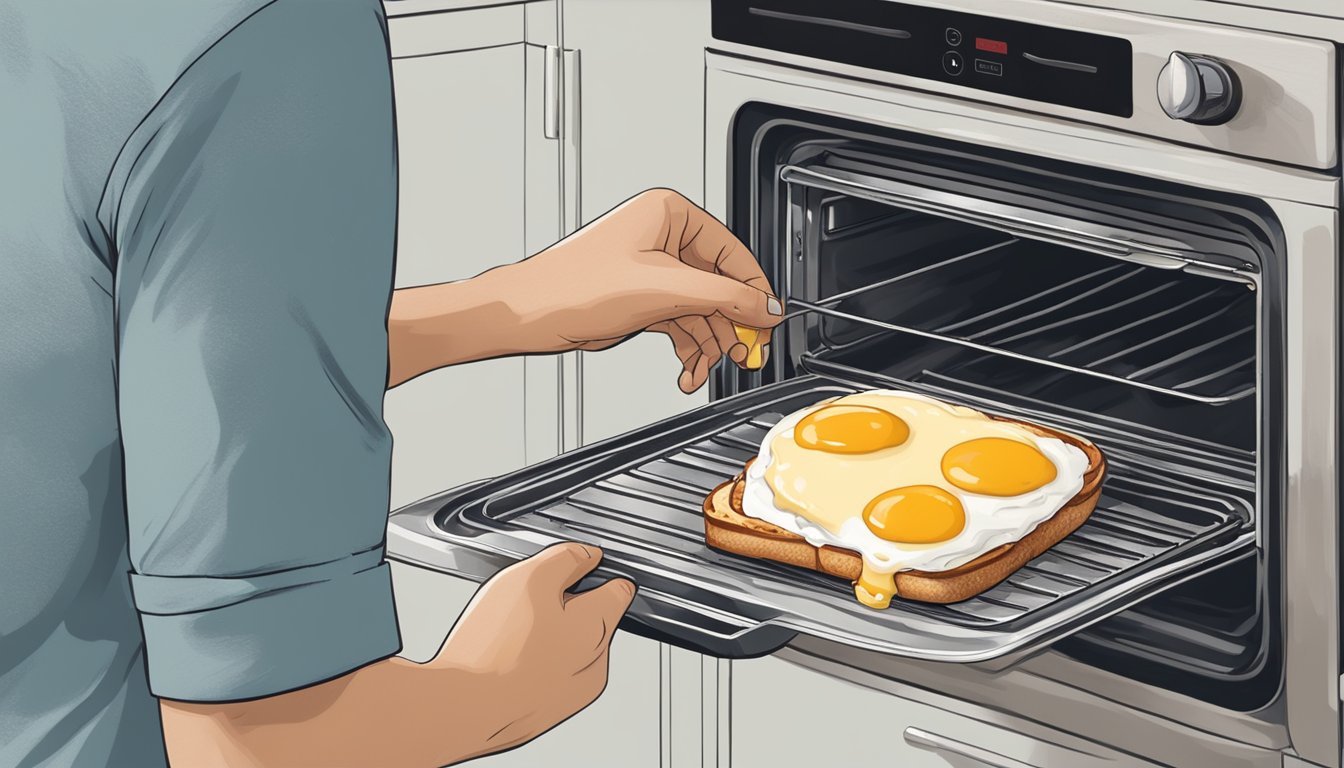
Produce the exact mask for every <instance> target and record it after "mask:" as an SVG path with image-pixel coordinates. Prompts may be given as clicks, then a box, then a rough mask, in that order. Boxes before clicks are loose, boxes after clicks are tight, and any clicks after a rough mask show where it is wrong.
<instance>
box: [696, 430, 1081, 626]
mask: <svg viewBox="0 0 1344 768" xmlns="http://www.w3.org/2000/svg"><path fill="white" fill-rule="evenodd" d="M991 418H993V419H995V420H998V421H1005V422H1009V423H1012V424H1017V425H1018V426H1021V427H1024V428H1026V429H1028V430H1030V431H1031V432H1033V433H1035V434H1037V435H1040V436H1042V437H1053V438H1057V439H1059V440H1063V441H1064V442H1066V443H1068V444H1070V445H1072V446H1075V447H1076V448H1078V449H1079V450H1081V451H1082V452H1083V453H1085V454H1086V455H1087V470H1086V471H1085V472H1084V473H1083V487H1082V489H1080V490H1079V491H1078V493H1077V494H1075V495H1074V496H1073V498H1072V499H1070V500H1069V501H1068V502H1067V503H1065V504H1064V506H1063V507H1061V508H1060V510H1059V511H1058V512H1056V513H1055V514H1054V515H1053V516H1052V517H1050V518H1048V519H1047V520H1045V521H1044V522H1042V523H1041V524H1040V525H1038V526H1036V528H1035V529H1033V530H1032V531H1031V532H1030V533H1028V534H1027V535H1026V536H1024V537H1022V538H1021V539H1019V540H1018V541H1016V542H1011V543H1008V544H1004V545H1002V546H999V547H996V548H994V549H992V550H990V551H988V552H986V553H985V554H983V555H981V556H980V557H977V558H976V559H974V560H972V561H970V562H969V563H966V564H964V565H961V566H958V567H956V568H953V569H951V570H947V571H936V572H935V571H901V572H898V573H897V574H896V594H897V596H899V597H900V598H903V599H905V600H916V601H920V602H925V603H957V602H961V601H962V600H967V599H970V598H972V597H975V596H976V595H978V594H980V593H981V592H984V591H986V590H988V589H989V588H991V587H993V586H994V585H996V584H998V583H999V582H1001V581H1003V580H1004V579H1006V578H1008V577H1009V576H1011V575H1012V574H1013V572H1014V571H1016V570H1017V569H1018V568H1021V567H1022V566H1023V565H1026V564H1027V562H1028V561H1029V560H1031V559H1032V558H1034V557H1036V556H1037V555H1039V554H1041V553H1042V552H1044V551H1046V550H1047V549H1049V548H1050V547H1052V546H1054V545H1055V544H1056V543H1058V542H1059V541H1060V540H1061V539H1063V538H1064V537H1065V536H1068V535H1069V534H1070V533H1073V532H1074V531H1075V530H1076V529H1077V528H1078V526H1080V525H1082V524H1083V522H1084V521H1085V520H1087V517H1088V515H1090V514H1092V510H1093V509H1094V508H1095V507H1096V506H1097V499H1098V498H1099V497H1100V496H1101V483H1102V479H1103V478H1104V477H1105V474H1106V458H1105V457H1104V456H1103V455H1102V453H1101V451H1100V450H1099V449H1098V448H1097V447H1096V446H1095V445H1093V444H1092V443H1090V442H1088V441H1086V440H1083V439H1081V438H1078V437H1075V436H1073V435H1070V434H1067V433H1064V432H1057V431H1055V430H1053V429H1049V428H1047V427H1042V426H1039V425H1036V424H1029V423H1027V422H1023V421H1017V420H1016V419H1009V418H1004V417H1000V416H991ZM747 466H751V462H748V463H747ZM745 489H746V472H745V468H744V470H743V472H742V473H740V474H738V475H737V477H735V478H733V479H732V480H729V481H728V482H726V483H723V484H722V485H719V486H718V487H717V488H715V489H714V490H713V491H711V492H710V494H709V496H707V497H706V498H705V503H704V515H705V542H706V543H707V544H709V546H711V547H713V548H715V549H718V550H722V551H724V552H731V553H733V554H736V555H744V556H746V557H755V558H759V559H763V560H773V561H775V562H778V563H785V564H787V565H796V566H799V567H801V568H808V569H811V570H814V571H820V572H822V573H826V574H829V575H831V576H838V577H840V578H843V579H848V580H850V581H851V582H853V581H856V580H858V578H859V572H860V570H861V568H862V566H863V559H862V558H861V557H860V555H859V553H857V552H854V551H852V550H848V549H842V548H839V547H833V546H829V545H828V546H823V547H820V548H818V547H814V546H812V545H811V544H809V543H807V541H806V540H805V539H803V537H801V536H798V535H797V534H794V533H790V532H789V531H786V530H784V529H783V528H780V527H778V526H775V525H772V524H770V523H767V522H765V521H764V520H758V519H756V518H752V517H747V516H746V515H745V514H743V512H742V495H743V493H744V492H745Z"/></svg>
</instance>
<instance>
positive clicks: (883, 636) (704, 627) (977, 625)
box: [389, 376, 1254, 662]
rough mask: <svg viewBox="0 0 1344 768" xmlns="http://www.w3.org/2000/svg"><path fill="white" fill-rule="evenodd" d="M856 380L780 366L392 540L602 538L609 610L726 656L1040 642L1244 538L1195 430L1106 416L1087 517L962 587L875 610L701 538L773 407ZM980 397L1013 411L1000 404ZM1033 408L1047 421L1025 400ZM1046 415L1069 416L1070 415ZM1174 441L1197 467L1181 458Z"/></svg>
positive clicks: (509, 547) (1001, 652)
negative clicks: (822, 648)
mask: <svg viewBox="0 0 1344 768" xmlns="http://www.w3.org/2000/svg"><path fill="white" fill-rule="evenodd" d="M886 386H890V384H889V383H888V384H886ZM862 388H863V387H861V386H859V385H856V384H853V383H846V382H844V381H841V380H837V379H831V378H826V377H821V376H805V377H802V378H797V379H792V380H790V381H786V382H782V383H779V384H775V385H771V386H767V387H763V388H761V389H757V390H753V391H750V392H747V393H744V394H742V395H738V396H736V397H732V398H728V399H726V400H720V401H717V402H713V403H710V404H709V405H706V406H703V407H701V408H699V409H696V410H694V411H691V412H689V413H685V414H681V415H679V416H676V417H673V418H671V419H668V420H666V421H663V422H660V423H657V424H653V425H651V426H648V427H644V428H641V429H639V430H636V431H633V432H630V433H626V434H625V435H621V436H618V437H615V438H612V439H610V440H607V441H604V442H602V443H598V444H595V445H592V446H588V447H585V448H583V449H580V450H578V451H574V452H571V453H568V454H565V455H562V456H560V457H557V458H555V459H552V460H550V461H547V462H544V463H541V464H538V465H535V466H533V467H529V468H526V469H523V470H520V471H517V472H514V473H511V474H509V475H506V476H503V477H500V478H496V479H493V480H490V481H486V482H483V483H480V484H477V485H475V486H472V487H470V488H466V489H460V490H458V491H454V492H449V493H447V494H443V495H440V496H437V497H433V498H430V499H426V500H423V501H421V502H417V503H416V504H413V505H410V506H408V507H406V508H404V509H402V510H400V511H398V512H397V513H395V514H394V515H393V517H392V519H391V527H390V533H389V552H390V555H391V556H392V557H393V558H395V559H400V560H406V561H410V562H415V563H418V564H421V565H425V566H428V567H431V568H439V569H441V570H445V571H450V572H454V573H458V574H459V575H464V576H467V577H469V578H473V579H476V580H484V579H485V578H488V577H489V576H490V575H491V574H492V573H494V572H495V571H497V570H498V569H499V568H501V567H503V566H505V565H507V564H508V563H511V562H515V561H517V560H519V559H521V558H524V557H527V556H529V555H531V554H534V553H536V552H537V551H540V550H541V549H543V548H544V547H546V546H548V545H550V544H553V543H556V542H559V541H567V540H576V541H581V542H584V543H588V544H595V545H597V546H600V547H602V549H603V550H604V552H605V560H604V562H603V566H602V567H601V568H599V570H598V573H597V575H596V576H595V577H592V579H593V581H592V582H590V583H596V581H600V580H602V579H605V578H610V577H612V576H616V575H621V576H625V577H628V578H631V579H633V580H634V581H635V582H636V583H637V584H638V585H639V588H640V589H639V594H638V595H637V597H636V602H635V604H634V605H633V606H632V608H631V611H630V613H629V615H628V616H627V618H626V621H625V622H624V623H623V625H622V626H623V627H624V628H627V629H630V630H632V631H635V632H637V633H639V634H645V635H651V636H655V637H658V638H659V639H662V640H666V641H669V642H673V643H676V644H678V645H681V646H684V647H688V648H692V649H694V650H698V651H702V652H708V653H712V654H715V655H719V656H724V657H733V658H742V657H750V656H757V655H762V654H766V653H770V652H772V651H774V650H777V649H778V648H780V647H782V646H783V645H784V644H786V643H787V642H788V641H789V640H791V639H792V638H793V637H795V636H796V634H797V633H806V634H808V635H813V636H816V637H820V638H824V639H827V640H832V641H836V642H840V643H845V644H849V645H853V646H856V647H860V648H865V649H869V650H875V651H880V652H885V653H892V654H897V655H901V656H908V657H913V658H920V659H928V660H942V661H960V662H978V661H987V660H990V659H995V658H998V657H1002V656H1005V655H1007V654H1013V655H1015V656H1016V655H1021V654H1024V653H1028V652H1030V651H1032V650H1035V649H1038V648H1040V647H1043V646H1045V645H1047V644H1049V643H1051V642H1053V641H1055V640H1058V639H1060V638H1062V637H1065V636H1067V635H1069V634H1071V633H1073V632H1076V631H1078V630H1079V629H1081V628H1083V627H1085V626H1088V625H1090V624H1092V623H1094V622H1096V621H1099V620H1101V619H1103V618H1105V617H1106V616H1109V615H1111V614H1113V613H1115V612H1117V611H1120V610H1123V609H1124V608H1126V607H1129V606H1131V605H1133V604H1134V603H1136V602H1138V601H1140V600H1142V599H1144V598H1146V597H1148V596H1151V595H1153V594H1156V593H1157V592H1160V591H1161V590H1163V589H1165V588H1167V587H1170V586H1173V585H1175V584H1177V583H1180V582H1181V581H1183V580H1185V579H1186V578H1189V577H1191V576H1194V575H1197V574H1199V573H1202V572H1205V571H1207V570H1208V569H1209V568H1212V567H1216V566H1217V565H1221V564H1223V563H1226V562H1229V561H1231V560H1232V559H1235V558H1236V557H1238V556H1239V555H1241V554H1244V553H1245V551H1246V550H1247V549H1248V548H1249V547H1251V546H1252V545H1253V542H1254V527H1253V524H1252V522H1251V521H1252V519H1253V516H1252V511H1253V510H1252V506H1251V504H1250V502H1249V500H1248V489H1246V487H1245V486H1246V483H1245V480H1244V478H1242V477H1237V476H1234V475H1229V476H1228V477H1219V476H1217V475H1211V474H1210V473H1209V472H1208V471H1207V469H1206V467H1207V462H1203V461H1201V460H1200V454H1199V451H1198V449H1197V447H1195V446H1189V447H1186V446H1182V445H1180V444H1179V443H1172V442H1165V443H1163V444H1161V445H1160V446H1159V445H1155V444H1150V443H1149V442H1148V441H1146V440H1143V439H1127V438H1126V436H1125V435H1124V433H1117V432H1116V431H1115V430H1113V429H1106V430H1100V431H1099V434H1097V435H1088V436H1089V437H1092V438H1093V439H1094V440H1095V441H1096V442H1097V444H1098V445H1099V446H1100V447H1101V449H1102V450H1103V451H1104V452H1105V453H1106V454H1107V458H1108V463H1109V469H1108V474H1107V478H1106V481H1105V484H1104V486H1103V493H1102V497H1101V500H1100V501H1099V503H1098V505H1097V508H1096V510H1095V511H1094V512H1093V514H1092V516H1091V517H1090V519H1089V520H1088V521H1087V522H1086V523H1085V524H1084V525H1083V526H1082V527H1080V528H1079V529H1078V530H1077V531H1076V532H1074V533H1073V534H1072V535H1070V536H1069V537H1068V538H1066V539H1064V540H1063V541H1061V542H1060V543H1059V544H1057V545H1056V546H1054V547H1053V548H1051V549H1050V550H1049V551H1047V552H1045V553H1044V554H1042V555H1041V556H1040V557H1037V558H1036V559H1034V560H1032V561H1031V562H1030V563H1028V564H1027V565H1026V566H1025V567H1023V568H1022V569H1021V570H1019V571H1018V572H1017V573H1015V574H1014V575H1013V576H1011V577H1009V578H1008V579H1007V580H1006V581H1004V582H1003V583H1001V584H999V585H998V586H996V587H994V588H993V589H990V590H989V591H987V592H985V593H983V594H981V595H979V596H977V597H975V598H972V599H970V600H967V601H964V602H961V603H957V604H953V605H931V604H925V603H916V602H908V601H902V600H899V599H897V600H896V601H894V602H893V603H892V607H891V608H889V609H887V610H882V611H876V610H872V609H869V608H866V607H864V606H862V605H860V604H859V603H858V602H857V601H856V600H855V599H854V596H853V592H852V589H851V587H850V585H849V584H848V583H847V582H845V581H843V580H840V579H835V578H832V577H829V576H825V575H822V574H818V573H814V572H811V571H808V570H805V569H801V568H795V567H791V566H787V565H781V564H776V563H771V562H767V561H762V560H755V559H751V558H746V557H740V556H737V555H732V554H727V553H723V552H719V551H717V550H713V549H710V548H709V547H708V546H706V545H705V542H704V526H703V518H702V512H701V502H702V501H703V500H704V497H705V495H706V494H707V493H709V492H710V490H711V489H712V488H713V487H714V486H716V485H718V484H719V483H721V482H723V481H724V480H727V479H729V478H730V477H732V476H733V475H734V474H735V473H737V472H738V471H740V469H741V467H742V465H743V463H744V462H745V461H746V460H747V459H748V458H750V457H751V456H752V455H754V454H755V453H756V450H757V448H758V446H759V444H760V440H761V438H762V437H763V436H764V434H765V432H766V430H768V429H769V427H770V426H771V425H772V424H774V423H775V422H776V421H778V420H779V419H780V418H782V417H783V415H784V414H787V413H790V412H792V411H795V410H798V409H800V408H803V407H806V406H808V405H811V404H813V403H816V402H818V401H820V400H822V399H825V398H829V397H835V396H839V395H844V394H848V393H851V392H855V391H859V390H860V389H862ZM910 388H911V389H912V390H914V389H917V388H918V387H917V385H915V384H912V385H911V387H910ZM944 397H945V399H948V400H953V401H955V400H957V399H959V398H958V397H957V396H956V395H955V394H952V395H944ZM970 400H971V398H969V397H968V398H967V401H968V404H972V405H979V406H980V407H982V408H983V407H984V404H983V403H976V402H969V401H970ZM1038 405H1039V404H1038ZM986 410H989V409H986ZM994 410H996V411H997V412H999V413H1003V414H1006V415H1010V416H1011V415H1019V414H1017V413H1015V412H1014V411H1015V409H1014V408H1013V407H1010V406H1004V407H1001V408H998V409H994ZM1029 418H1030V420H1032V421H1036V422H1038V423H1043V424H1046V425H1050V424H1051V421H1050V419H1049V418H1042V416H1041V413H1040V412H1039V411H1034V412H1033V413H1031V415H1030V417H1029ZM1056 426H1060V427H1061V428H1064V429H1069V430H1071V431H1074V432H1078V431H1079V429H1078V426H1077V425H1076V424H1074V423H1069V424H1057V425H1056ZM1182 451H1186V452H1188V453H1187V454H1185V455H1187V456H1188V458H1189V460H1190V466H1196V465H1199V466H1200V471H1197V472H1182V471H1181V469H1182V462H1181V456H1182ZM583 586H584V585H580V587H581V588H582V587H583Z"/></svg>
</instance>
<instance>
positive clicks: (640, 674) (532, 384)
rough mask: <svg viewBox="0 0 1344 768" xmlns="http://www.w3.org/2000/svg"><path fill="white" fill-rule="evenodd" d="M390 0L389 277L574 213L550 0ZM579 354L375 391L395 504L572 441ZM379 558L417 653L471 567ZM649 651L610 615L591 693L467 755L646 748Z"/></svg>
mask: <svg viewBox="0 0 1344 768" xmlns="http://www.w3.org/2000/svg"><path fill="white" fill-rule="evenodd" d="M386 8H387V11H388V15H389V22H388V26H389V33H390V40H391V46H392V55H393V63H392V68H393V78H394V82H395V87H396V97H397V107H396V108H397V133H398V160H399V166H400V210H399V223H398V256H397V272H396V285H397V287H399V288H401V287H408V286H414V285H423V284H429V283H438V282H444V281H449V280H458V279H463V278H468V277H471V276H473V275H476V274H479V273H480V272H483V271H485V270H487V269H489V268H491V267H494V266H497V265H499V264H504V263H508V262H513V261H517V260H518V259H520V258H523V257H525V256H526V255H528V254H530V253H535V252H536V251H539V250H541V249H542V248H544V247H546V246H547V245H549V244H551V243H552V242H555V241H556V240H558V239H559V238H560V237H561V236H562V235H563V234H565V233H566V232H568V231H570V230H572V229H573V228H575V227H576V226H577V220H576V219H577V217H576V216H575V215H574V214H573V213H572V212H571V213H570V214H568V215H566V213H565V211H564V209H563V206H562V203H563V202H564V201H565V200H566V199H569V200H574V199H576V198H575V197H574V196H573V195H565V190H566V189H571V188H572V187H573V184H574V182H575V181H576V179H577V175H578V172H577V168H576V167H575V163H576V162H577V154H576V152H575V151H574V142H575V141H576V139H577V127H578V126H577V122H576V121H577V116H578V110H577V109H576V108H574V107H573V106H572V102H573V99H574V97H575V96H576V95H577V88H576V87H575V84H574V82H573V78H574V77H575V73H576V72H577V56H576V55H575V54H573V53H572V52H570V53H567V54H566V53H564V52H562V48H561V46H560V45H559V39H558V37H559V25H558V24H557V6H556V4H555V2H554V1H553V0H539V1H538V2H527V3H511V4H496V3H480V2H472V3H462V2H452V1H451V0H397V1H395V2H388V3H387V4H386ZM566 65H568V66H566ZM566 69H567V74H566V75H565V77H564V78H562V73H563V71H564V70H566ZM566 85H568V86H569V87H568V89H566ZM566 90H567V92H568V94H569V95H568V97H567V99H566V97H564V96H562V92H563V91H566ZM562 99H566V100H567V101H568V102H569V103H570V105H571V106H568V108H566V105H565V104H562ZM567 164H568V165H567ZM566 178H568V180H569V184H568V186H567V185H566V183H565V179H566ZM571 211H572V209H571ZM577 368H578V366H577V358H576V357H575V355H572V354H571V355H566V356H559V357H534V358H508V359H503V360H494V361H487V362H481V363H473V364H469V365H463V366H457V367H454V368H451V369H446V370H441V371H435V372H433V373H430V374H426V375H424V376H422V377H420V378H418V379H416V380H413V381H410V382H407V383H405V384H403V385H401V386H399V387H397V388H396V389H394V390H392V391H391V392H389V393H388V395H387V397H386V399H385V404H384V412H385V418H386V420H387V423H388V426H389V427H390V429H391V430H392V434H393V440H394V446H393V465H392V507H393V508H394V509H395V508H398V507H400V506H402V505H404V504H406V503H408V502H411V501H414V500H416V499H419V498H423V497H425V496H427V495H430V494H433V493H437V492H439V491H443V490H445V489H448V488H451V487H454V486H457V485H460V484H462V483H466V482H470V481H473V480H477V479H480V478H484V477H490V476H493V475H498V474H501V473H505V472H508V471H510V470H513V469H517V468H519V467H522V466H524V465H525V464H528V463H533V462H536V461H539V460H542V459H545V458H548V457H550V456H552V455H554V454H555V453H557V452H558V451H560V450H562V449H563V448H565V447H573V446H575V445H577V441H578V433H579V428H578V423H577V421H576V419H577V418H578V414H579V410H580V409H579V407H578V405H577V393H578V381H577V379H576V378H575V376H576V372H577ZM392 572H393V589H394V593H395V596H396V600H397V615H398V622H399V624H400V629H401V634H402V642H403V650H402V655H403V656H406V657H407V658H411V659H415V660H421V661H422V660H425V659H428V658H430V657H432V656H433V655H434V653H435V652H436V651H437V649H438V648H439V646H440V645H441V644H442V642H443V640H444V638H445V637H446V636H447V634H448V631H449V630H450V629H451V627H452V625H453V623H454V622H455V621H456V619H457V617H458V615H459V614H460V613H461V611H462V609H463V608H464V607H465V606H466V604H467V602H468V601H469V600H470V598H471V596H472V594H473V593H474V592H475V590H476V585H475V584H474V583H471V582H468V581H465V580H462V579H458V578H455V577H453V576H449V575H446V574H442V573H436V572H433V571H430V570H426V569H422V568H418V567H415V566H411V565H407V564H403V563H395V562H394V563H393V566H392ZM661 652H662V649H660V647H659V646H658V644H656V643H653V642H651V641H648V640H645V639H643V638H640V637H636V636H633V635H627V634H625V633H621V634H620V635H619V636H618V637H617V638H616V639H615V641H614V642H613V644H612V652H611V662H610V664H611V681H610V683H609V685H608V687H607V690H606V692H605V693H604V695H603V696H602V698H601V699H600V700H599V701H598V702H597V703H596V704H594V705H593V706H592V707H589V708H588V709H587V710H585V711H584V712H582V713H580V714H579V715H577V716H576V717H574V718H572V719H570V720H569V721H567V722H565V723H564V724H562V725H561V726H559V727H558V728H556V729H555V730H554V731H552V732H551V733H548V734H546V735H545V736H543V737H541V738H539V739H537V740H536V741H534V742H533V743H531V744H529V745H527V746H525V747H522V748H520V749H517V750H513V751H511V752H507V753H504V754H502V755H497V756H492V757H487V758H483V759H481V760H479V761H477V762H474V763H473V765H475V764H480V765H488V766H492V767H494V766H497V767H500V768H508V767H510V766H535V765H543V764H544V765H584V766H611V767H612V768H616V767H617V766H622V767H623V766H643V765H648V766H652V765H658V764H659V755H660V746H659V731H660V723H661V720H660V717H659V711H660V705H661V703H662V698H661V696H662V694H661V690H660V669H661V665H662V656H661Z"/></svg>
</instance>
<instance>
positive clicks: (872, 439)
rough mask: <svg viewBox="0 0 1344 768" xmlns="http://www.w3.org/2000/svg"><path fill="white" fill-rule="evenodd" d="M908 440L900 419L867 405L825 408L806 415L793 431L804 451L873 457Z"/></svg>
mask: <svg viewBox="0 0 1344 768" xmlns="http://www.w3.org/2000/svg"><path fill="white" fill-rule="evenodd" d="M909 437H910V425H908V424H906V423H905V421H904V420H903V419H901V417H899V416H897V415H896V414H894V413H891V412H890V411H884V410H882V409H881V408H873V407H871V406H867V405H828V406H826V407H824V408H818V409H817V410H815V411H813V412H812V413H809V414H808V415H807V416H805V417H804V418H803V419H802V421H799V422H798V426H797V427H796V428H795V429H794V431H793V439H794V442H796V443H798V445H800V446H802V447H803V448H810V449H812V450H815V451H825V452H826V453H872V452H873V451H877V450H881V449H882V448H892V447H894V446H897V445H900V444H901V443H904V442H905V441H906V439H907V438H909Z"/></svg>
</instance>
